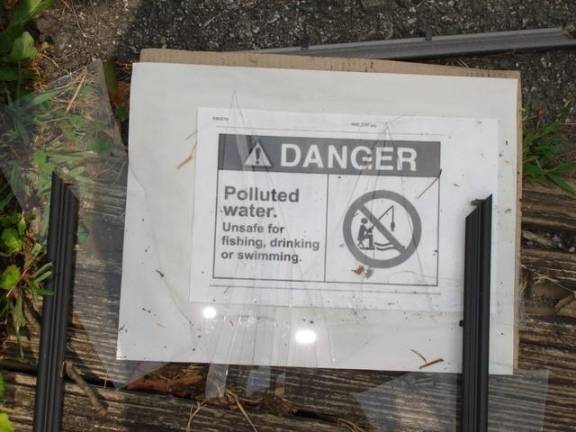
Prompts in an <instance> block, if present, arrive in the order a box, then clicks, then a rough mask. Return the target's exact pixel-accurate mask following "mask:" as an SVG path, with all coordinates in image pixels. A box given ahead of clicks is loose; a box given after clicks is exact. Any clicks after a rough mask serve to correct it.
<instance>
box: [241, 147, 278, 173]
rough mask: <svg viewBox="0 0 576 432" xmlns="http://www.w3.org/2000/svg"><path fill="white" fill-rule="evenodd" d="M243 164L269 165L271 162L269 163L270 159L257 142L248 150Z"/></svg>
mask: <svg viewBox="0 0 576 432" xmlns="http://www.w3.org/2000/svg"><path fill="white" fill-rule="evenodd" d="M244 166H259V167H271V166H272V164H271V163H270V159H268V155H267V154H266V153H265V152H264V149H263V148H262V145H261V144H260V142H257V143H256V145H255V146H254V147H253V148H252V151H250V154H249V155H248V157H247V158H246V160H245V161H244Z"/></svg>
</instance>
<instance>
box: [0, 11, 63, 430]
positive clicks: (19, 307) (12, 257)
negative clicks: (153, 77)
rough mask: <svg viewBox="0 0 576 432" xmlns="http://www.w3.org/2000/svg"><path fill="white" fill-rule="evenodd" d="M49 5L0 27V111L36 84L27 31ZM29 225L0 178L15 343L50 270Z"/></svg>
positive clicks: (6, 312) (3, 288)
mask: <svg viewBox="0 0 576 432" xmlns="http://www.w3.org/2000/svg"><path fill="white" fill-rule="evenodd" d="M52 3H53V0H20V1H19V2H18V3H17V5H16V8H15V9H14V10H13V12H11V16H10V17H9V18H10V19H9V20H8V21H7V22H5V21H4V22H0V26H1V25H3V26H4V28H3V29H0V30H2V31H1V32H0V106H3V105H9V104H11V103H12V102H14V101H15V100H17V99H19V98H21V97H22V96H24V95H25V94H26V93H27V87H28V84H29V82H30V81H31V80H34V79H35V78H36V77H35V75H34V73H33V72H31V71H30V68H29V65H30V62H31V61H32V60H33V59H34V57H36V55H37V54H38V50H37V48H36V43H35V41H34V38H33V37H32V35H31V34H30V33H29V32H28V31H27V26H28V24H29V23H30V21H32V20H33V19H34V18H36V17H37V16H39V15H40V14H41V13H42V12H44V11H45V10H46V9H48V8H49V7H50V6H51V5H52ZM5 6H6V5H5V2H4V0H0V16H3V17H5V16H7V15H9V12H10V11H8V10H7V8H6V7H5ZM29 222H30V221H29V219H28V218H27V217H26V216H25V215H24V214H23V213H22V212H21V211H20V210H19V209H18V207H17V205H16V203H15V200H14V196H13V194H12V191H11V190H10V187H9V186H8V183H7V182H6V180H5V179H4V178H1V176H0V327H6V324H7V322H8V321H10V323H11V325H12V327H13V329H14V330H15V333H16V337H17V338H18V340H19V339H20V333H21V330H22V328H23V327H24V326H25V325H26V314H25V308H26V302H27V301H29V300H30V299H31V300H32V301H35V300H37V299H38V297H39V296H40V295H43V294H46V292H45V291H44V290H43V288H42V283H43V282H44V281H45V280H46V279H47V278H48V277H50V268H51V265H50V264H49V263H44V257H43V253H42V247H41V245H40V244H38V243H36V242H35V241H34V240H33V238H32V237H31V235H30V230H29ZM0 330H1V329H0ZM0 337H1V335H0ZM0 342H1V341H0ZM3 398H4V379H3V376H2V375H1V374H0V400H1V399H3ZM0 432H14V427H13V425H12V423H11V421H10V418H9V417H8V415H7V414H6V413H4V412H0Z"/></svg>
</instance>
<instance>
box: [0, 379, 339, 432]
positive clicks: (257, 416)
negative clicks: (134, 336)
mask: <svg viewBox="0 0 576 432" xmlns="http://www.w3.org/2000/svg"><path fill="white" fill-rule="evenodd" d="M6 378H7V386H6V387H7V397H6V399H5V400H4V401H2V402H1V403H0V409H2V410H3V411H5V412H7V413H8V414H9V415H10V418H11V419H12V421H13V423H14V426H15V427H16V430H17V431H18V432H28V431H32V408H33V403H34V402H33V401H34V388H35V385H36V379H35V377H34V376H32V375H26V374H22V373H8V374H7V375H6ZM91 387H92V389H93V390H94V391H96V393H97V394H98V396H99V397H100V398H101V400H102V401H103V403H104V404H105V405H106V407H107V413H106V415H104V416H101V415H98V414H97V413H96V412H95V410H94V408H93V407H92V406H91V405H90V402H89V401H88V398H87V397H86V396H85V395H84V393H83V392H82V390H81V389H80V388H79V387H78V386H77V385H75V384H67V385H66V389H65V398H64V412H63V424H62V429H61V430H62V431H63V432H86V431H91V430H99V431H109V432H120V431H134V432H136V431H138V432H143V431H155V432H156V431H160V432H162V431H164V432H172V431H178V432H182V431H185V430H186V427H187V424H188V421H189V418H190V412H191V409H193V408H195V406H196V404H195V402H193V401H191V400H190V399H184V398H176V397H171V396H163V395H150V394H143V393H135V392H128V391H121V390H113V389H109V388H101V387H96V386H91ZM230 408H233V406H231V407H230ZM230 408H220V407H215V406H211V405H210V406H205V407H203V408H202V409H201V410H200V411H199V412H198V413H197V415H196V416H195V417H194V418H193V421H192V423H191V428H190V430H191V431H203V432H222V431H238V432H253V429H252V427H251V426H250V424H249V423H248V421H247V420H246V418H245V417H244V416H243V415H242V414H241V412H240V411H239V410H238V409H230ZM245 409H246V410H247V411H248V415H249V417H250V419H251V420H252V421H253V423H254V425H255V426H256V427H257V428H258V431H260V432H272V431H274V432H276V431H277V432H291V431H293V432H299V431H300V432H305V431H306V432H307V431H311V430H315V431H318V432H342V431H345V430H348V429H345V428H344V427H342V426H338V425H336V424H330V423H327V422H322V421H316V420H310V419H304V418H296V417H295V418H282V417H276V416H272V415H268V414H262V413H255V412H251V410H250V408H249V407H246V408H245Z"/></svg>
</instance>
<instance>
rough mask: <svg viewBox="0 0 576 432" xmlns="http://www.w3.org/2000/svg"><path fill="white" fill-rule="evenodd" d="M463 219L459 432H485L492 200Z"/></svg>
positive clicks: (486, 424)
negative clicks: (462, 304) (462, 300)
mask: <svg viewBox="0 0 576 432" xmlns="http://www.w3.org/2000/svg"><path fill="white" fill-rule="evenodd" d="M477 205H478V206H477V208H476V209H475V210H474V211H473V212H472V213H470V214H469V215H468V217H467V218H466V245H465V253H466V256H465V259H464V320H463V327H464V329H463V330H464V331H463V338H464V340H463V353H462V431H463V432H487V431H488V384H489V366H490V346H489V345H490V258H491V239H492V196H489V197H488V198H486V199H485V200H479V201H478V202H477Z"/></svg>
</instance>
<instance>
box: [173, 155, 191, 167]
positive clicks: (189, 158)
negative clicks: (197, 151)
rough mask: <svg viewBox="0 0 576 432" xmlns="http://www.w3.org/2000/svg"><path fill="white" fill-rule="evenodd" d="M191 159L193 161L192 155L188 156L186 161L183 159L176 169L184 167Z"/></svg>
mask: <svg viewBox="0 0 576 432" xmlns="http://www.w3.org/2000/svg"><path fill="white" fill-rule="evenodd" d="M192 159H194V156H193V155H190V156H188V157H186V159H184V160H183V161H182V162H180V163H179V164H178V165H177V166H176V169H180V168H182V167H183V166H184V165H186V164H187V163H188V162H190V161H191V160H192Z"/></svg>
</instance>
